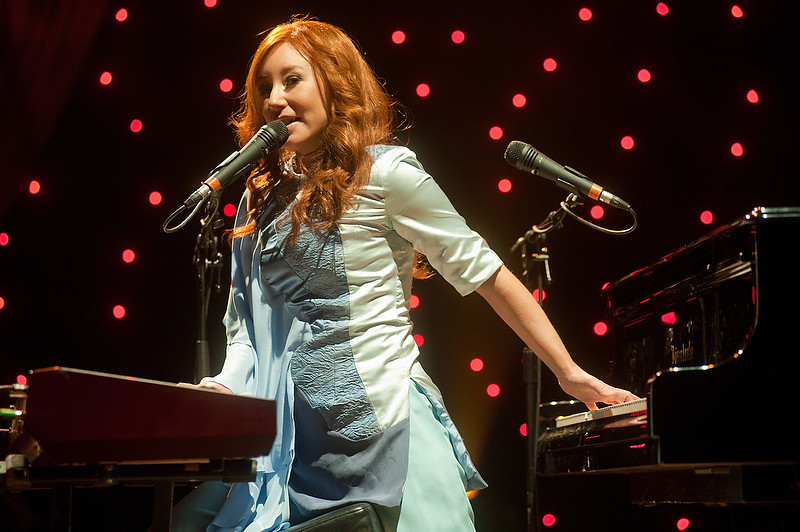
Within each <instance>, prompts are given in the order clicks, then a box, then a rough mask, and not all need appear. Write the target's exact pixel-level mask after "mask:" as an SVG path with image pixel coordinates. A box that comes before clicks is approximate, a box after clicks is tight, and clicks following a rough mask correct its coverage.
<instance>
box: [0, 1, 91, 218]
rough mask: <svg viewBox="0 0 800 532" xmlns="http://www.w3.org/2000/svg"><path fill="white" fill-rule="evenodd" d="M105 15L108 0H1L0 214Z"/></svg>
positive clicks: (45, 136) (51, 125) (46, 135)
mask: <svg viewBox="0 0 800 532" xmlns="http://www.w3.org/2000/svg"><path fill="white" fill-rule="evenodd" d="M106 15H107V2H106V1H105V0H60V1H59V0H55V1H53V0H51V1H30V0H3V1H2V2H0V46H2V48H1V49H0V51H2V54H1V55H0V57H2V59H1V60H2V64H1V65H0V69H2V70H0V216H2V215H3V214H4V213H5V212H6V209H7V208H8V206H9V205H10V204H11V202H13V201H14V198H15V197H16V196H17V194H18V193H19V192H20V191H19V190H17V189H18V188H19V187H20V186H24V183H25V180H20V179H18V177H19V176H20V175H22V174H24V173H25V172H28V171H31V170H32V169H35V167H36V161H37V157H38V155H39V154H40V152H41V150H42V149H43V148H44V146H45V145H46V144H47V142H48V141H49V140H50V137H51V135H52V134H53V131H54V129H55V126H56V124H57V122H58V119H59V117H60V115H61V112H62V109H63V108H64V105H65V104H66V102H67V100H68V99H69V97H70V95H71V94H72V87H73V85H74V83H75V79H76V77H77V76H78V75H79V74H80V72H81V69H82V67H83V65H84V64H85V61H86V58H87V56H88V54H89V51H90V50H91V49H92V45H93V43H94V42H95V38H96V36H97V32H98V28H99V27H100V24H101V22H102V20H103V17H104V16H106Z"/></svg>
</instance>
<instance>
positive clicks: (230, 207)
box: [222, 203, 236, 217]
mask: <svg viewBox="0 0 800 532" xmlns="http://www.w3.org/2000/svg"><path fill="white" fill-rule="evenodd" d="M222 214H224V215H225V216H228V217H230V216H234V215H235V214H236V205H234V204H233V203H226V204H225V206H224V207H223V208H222Z"/></svg>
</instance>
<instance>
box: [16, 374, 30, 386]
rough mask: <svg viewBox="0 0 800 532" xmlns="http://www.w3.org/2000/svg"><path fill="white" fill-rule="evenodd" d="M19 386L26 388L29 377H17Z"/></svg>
mask: <svg viewBox="0 0 800 532" xmlns="http://www.w3.org/2000/svg"><path fill="white" fill-rule="evenodd" d="M17 384H21V385H23V386H25V385H26V384H28V377H26V376H25V375H17Z"/></svg>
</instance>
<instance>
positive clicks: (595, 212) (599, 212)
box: [589, 205, 606, 220]
mask: <svg viewBox="0 0 800 532" xmlns="http://www.w3.org/2000/svg"><path fill="white" fill-rule="evenodd" d="M605 213H606V211H605V209H603V206H602V205H595V206H594V207H592V208H591V209H589V215H590V216H591V217H592V218H594V219H595V220H599V219H600V218H602V217H603V215H604V214H605Z"/></svg>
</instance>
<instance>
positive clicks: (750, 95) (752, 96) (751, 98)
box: [747, 89, 758, 103]
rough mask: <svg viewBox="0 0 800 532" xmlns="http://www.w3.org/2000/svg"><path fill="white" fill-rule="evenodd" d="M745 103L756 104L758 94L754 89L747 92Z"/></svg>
mask: <svg viewBox="0 0 800 532" xmlns="http://www.w3.org/2000/svg"><path fill="white" fill-rule="evenodd" d="M747 101H748V102H750V103H758V93H757V92H756V91H755V90H754V89H750V90H749V91H747Z"/></svg>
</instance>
